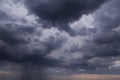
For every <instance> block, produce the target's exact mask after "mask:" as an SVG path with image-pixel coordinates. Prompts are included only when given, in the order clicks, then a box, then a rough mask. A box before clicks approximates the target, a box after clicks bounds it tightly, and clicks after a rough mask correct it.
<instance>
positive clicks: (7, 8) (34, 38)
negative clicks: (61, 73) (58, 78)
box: [0, 0, 120, 73]
mask: <svg viewBox="0 0 120 80" xmlns="http://www.w3.org/2000/svg"><path fill="white" fill-rule="evenodd" d="M119 3H120V1H119V0H114V1H112V0H111V1H106V0H100V1H98V0H91V1H89V0H58V1H56V0H34V1H33V0H20V1H17V0H9V1H7V0H1V1H0V60H1V61H4V60H7V61H13V62H19V63H27V62H32V63H36V64H40V66H41V65H44V66H52V67H53V66H54V67H62V68H68V69H71V70H72V69H73V70H74V69H76V70H78V71H82V72H84V71H86V70H87V71H89V70H94V71H95V70H96V71H97V70H98V71H100V70H105V69H107V70H108V69H109V70H110V69H111V70H114V69H119V68H120V60H119V58H120V43H119V41H120V38H119V37H120V33H119V31H120V14H119V7H120V5H119ZM16 7H17V8H16ZM71 34H72V35H71ZM96 71H95V72H96ZM103 73H104V72H103Z"/></svg>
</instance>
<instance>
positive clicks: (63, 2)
mask: <svg viewBox="0 0 120 80" xmlns="http://www.w3.org/2000/svg"><path fill="white" fill-rule="evenodd" d="M104 1H105V0H100V1H98V0H92V1H89V0H57V1H56V0H26V4H27V7H28V9H29V11H30V13H33V14H35V15H37V16H38V17H39V19H40V22H43V23H44V22H45V24H46V25H47V24H48V25H53V26H56V27H58V28H59V29H62V30H70V29H69V28H70V27H69V26H68V23H69V22H73V21H75V20H78V19H79V18H80V17H81V16H82V15H83V14H89V13H91V12H93V11H94V10H96V9H97V8H99V6H100V5H101V4H102V3H103V2H104ZM46 27H48V26H46Z"/></svg>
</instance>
